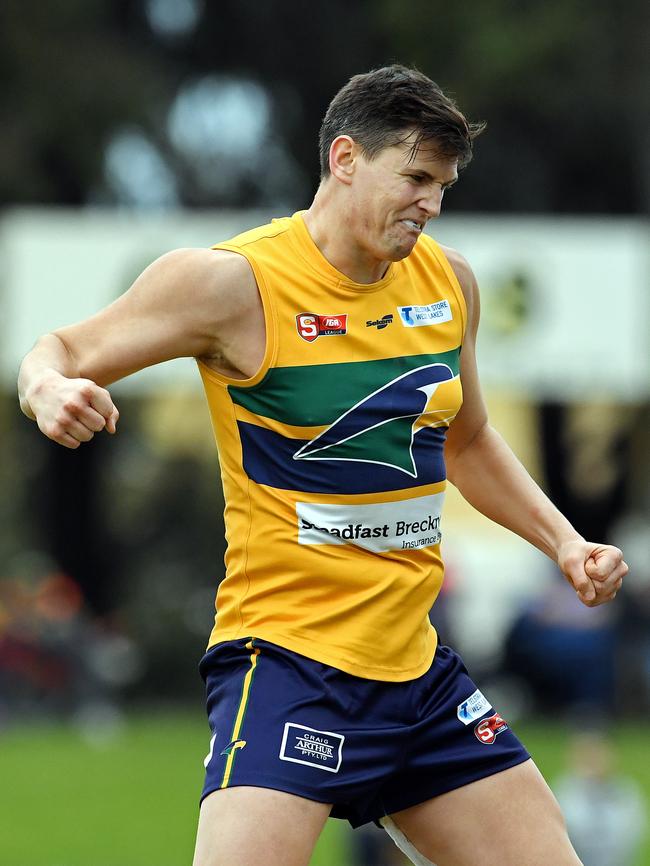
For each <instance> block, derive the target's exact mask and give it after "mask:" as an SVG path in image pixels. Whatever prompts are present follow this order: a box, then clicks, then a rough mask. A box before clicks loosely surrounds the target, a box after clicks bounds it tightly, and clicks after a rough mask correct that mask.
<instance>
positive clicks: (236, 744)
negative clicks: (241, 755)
mask: <svg viewBox="0 0 650 866" xmlns="http://www.w3.org/2000/svg"><path fill="white" fill-rule="evenodd" d="M245 745H246V740H233V741H232V742H231V743H228V745H227V746H226V748H225V749H223V751H221V752H220V754H221V755H229V754H230V753H231V752H234V751H235V749H243V748H244V746H245Z"/></svg>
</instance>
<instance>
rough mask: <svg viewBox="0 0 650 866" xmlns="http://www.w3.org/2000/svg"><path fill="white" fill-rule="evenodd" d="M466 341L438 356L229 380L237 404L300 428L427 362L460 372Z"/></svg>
mask: <svg viewBox="0 0 650 866" xmlns="http://www.w3.org/2000/svg"><path fill="white" fill-rule="evenodd" d="M459 362H460V346H459V347H458V348H457V349H452V350H451V351H449V352H440V353H438V354H436V355H410V356H407V357H400V358H382V359H381V360H378V361H352V362H349V363H343V364H314V365H312V366H309V367H273V368H272V369H271V370H269V371H268V373H267V374H266V376H265V377H264V378H263V379H262V381H261V382H259V383H258V384H257V385H253V387H252V388H242V387H241V386H239V385H229V386H228V392H229V393H230V397H231V399H232V401H233V402H234V403H237V404H238V405H239V406H243V407H244V408H245V409H248V411H249V412H253V413H254V414H255V415H262V416H264V417H265V418H272V419H273V420H275V421H282V422H283V423H285V424H291V425H293V426H296V427H317V426H319V425H321V424H331V423H333V422H334V421H335V420H336V419H337V418H338V417H339V415H340V412H341V406H347V407H351V406H354V405H355V404H356V403H358V402H360V401H361V400H364V399H365V398H366V397H368V396H369V395H370V394H372V393H373V392H374V391H377V390H379V388H383V387H384V385H386V384H387V383H388V382H391V381H392V380H394V379H397V378H398V377H399V376H402V375H404V373H409V372H410V371H411V370H415V369H417V368H418V367H424V366H426V365H427V364H447V365H448V366H449V367H450V368H451V370H452V372H453V373H454V375H458V370H459Z"/></svg>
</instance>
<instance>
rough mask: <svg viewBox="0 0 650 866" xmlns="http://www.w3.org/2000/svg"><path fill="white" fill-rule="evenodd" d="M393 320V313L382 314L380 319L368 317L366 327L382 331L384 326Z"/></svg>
mask: <svg viewBox="0 0 650 866" xmlns="http://www.w3.org/2000/svg"><path fill="white" fill-rule="evenodd" d="M392 321H393V314H392V313H387V314H386V315H385V316H382V317H381V319H370V320H369V321H367V322H366V328H377V330H378V331H383V330H384V328H387V327H388V326H389V325H390V324H391V323H392Z"/></svg>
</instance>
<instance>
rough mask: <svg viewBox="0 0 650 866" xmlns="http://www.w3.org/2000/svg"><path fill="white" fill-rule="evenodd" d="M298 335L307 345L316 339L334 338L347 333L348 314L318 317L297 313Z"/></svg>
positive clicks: (312, 314) (314, 314)
mask: <svg viewBox="0 0 650 866" xmlns="http://www.w3.org/2000/svg"><path fill="white" fill-rule="evenodd" d="M296 328H297V329H298V333H299V334H300V336H301V337H302V338H303V340H306V341H307V342H308V343H313V342H314V340H315V339H317V337H334V336H337V335H339V336H340V335H341V334H346V333H347V328H348V314H347V313H344V314H343V315H339V316H319V315H318V314H317V313H298V315H297V316H296Z"/></svg>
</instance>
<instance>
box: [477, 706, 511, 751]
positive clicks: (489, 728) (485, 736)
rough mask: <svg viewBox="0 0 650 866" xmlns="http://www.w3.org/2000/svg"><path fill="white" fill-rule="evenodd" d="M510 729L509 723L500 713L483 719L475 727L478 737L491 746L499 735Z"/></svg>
mask: <svg viewBox="0 0 650 866" xmlns="http://www.w3.org/2000/svg"><path fill="white" fill-rule="evenodd" d="M507 730H508V723H507V722H506V720H505V719H504V718H502V717H501V716H500V715H499V714H498V713H495V714H494V715H493V716H489V717H488V718H487V719H483V720H482V721H480V722H479V723H478V725H477V726H476V727H475V728H474V734H475V736H476V739H477V740H478V741H479V742H481V743H483V744H484V745H486V746H491V745H492V743H493V742H494V741H495V740H496V738H497V735H498V734H501V733H503V731H507Z"/></svg>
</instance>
